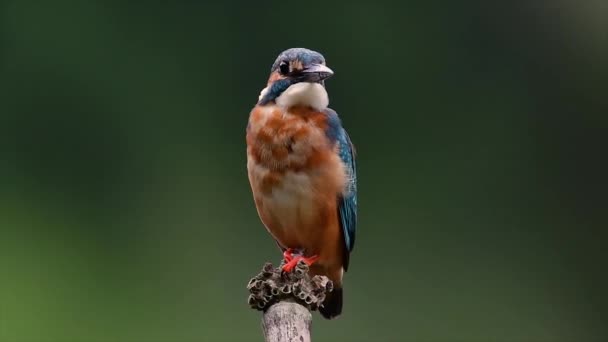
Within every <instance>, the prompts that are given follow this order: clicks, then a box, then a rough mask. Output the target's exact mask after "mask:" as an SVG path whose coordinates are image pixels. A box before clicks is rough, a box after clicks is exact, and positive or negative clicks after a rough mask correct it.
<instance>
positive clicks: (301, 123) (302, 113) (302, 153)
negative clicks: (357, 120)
mask: <svg viewBox="0 0 608 342" xmlns="http://www.w3.org/2000/svg"><path fill="white" fill-rule="evenodd" d="M326 129H327V117H326V115H325V114H324V113H322V112H317V111H314V110H311V109H310V107H302V106H299V107H291V108H290V109H289V110H285V109H284V107H281V106H276V105H270V106H258V107H256V108H254V110H253V111H252V113H251V116H250V119H249V126H248V129H247V168H248V173H249V179H250V182H251V186H252V189H253V191H254V195H255V197H256V200H259V201H265V202H266V203H267V204H272V205H273V206H281V207H294V206H302V205H307V204H306V203H311V202H313V200H314V199H315V197H323V196H327V197H328V198H332V197H333V198H335V195H336V194H337V193H338V192H340V191H341V189H342V188H343V186H344V182H345V174H344V166H343V164H342V162H341V160H340V158H339V156H338V154H337V146H335V143H333V142H331V141H330V140H329V139H328V138H327V135H326V134H325V131H326ZM285 209H287V208H285Z"/></svg>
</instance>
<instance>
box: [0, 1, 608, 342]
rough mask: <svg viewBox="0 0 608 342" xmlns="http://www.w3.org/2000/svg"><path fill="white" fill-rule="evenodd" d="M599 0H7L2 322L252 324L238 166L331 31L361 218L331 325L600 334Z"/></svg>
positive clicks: (605, 23) (153, 326)
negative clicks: (281, 83)
mask: <svg viewBox="0 0 608 342" xmlns="http://www.w3.org/2000/svg"><path fill="white" fill-rule="evenodd" d="M607 10H608V6H607V5H606V2H605V1H599V0H598V1H565V0H562V1H540V0H532V1H523V0H522V1H511V2H505V3H498V2H496V3H495V2H490V1H486V2H466V1H465V2H460V1H459V2H455V1H442V2H433V1H431V2H427V1H409V2H402V3H401V4H389V3H388V2H387V3H383V1H374V2H370V3H368V4H356V3H348V4H347V3H342V4H337V3H329V2H327V3H326V2H319V3H312V2H299V3H290V2H284V1H283V2H277V1H271V2H248V1H233V2H229V1H226V2H222V3H220V2H215V3H208V2H202V1H172V2H163V3H162V4H153V3H146V4H143V3H137V2H127V1H93V0H91V1H68V0H57V1H47V2H32V1H17V0H12V1H11V0H5V1H2V2H1V3H0V94H1V96H0V341H2V342H26V341H27V342H30V341H31V342H38V341H40V342H47V341H49V342H50V341H83V342H94V341H99V342H102V341H103V342H105V341H116V342H140V341H141V342H155V341H158V342H165V341H172V342H187V341H188V342H189V341H261V340H262V337H261V336H262V335H261V331H260V315H259V313H257V312H254V311H252V310H250V309H249V308H248V307H247V305H246V298H247V291H246V289H245V285H246V284H247V281H248V280H249V278H250V277H251V276H252V275H254V274H256V273H257V272H258V270H259V269H260V267H261V266H262V264H263V263H264V262H265V261H273V262H275V263H276V262H278V261H279V258H280V254H279V252H278V250H277V249H276V247H275V245H274V242H273V241H272V239H271V238H270V237H269V235H268V234H267V233H266V232H265V230H264V228H263V226H262V224H261V223H260V221H259V219H258V217H257V214H256V211H255V208H254V205H253V201H252V198H251V194H250V189H249V185H248V181H247V176H246V167H245V139H244V132H245V126H246V123H247V118H248V114H249V110H250V109H251V107H252V106H253V105H254V103H255V102H256V100H257V96H258V94H259V92H260V90H261V89H262V88H263V87H264V85H265V82H266V78H267V75H268V72H269V68H270V65H271V64H272V62H273V61H274V59H275V57H276V56H277V55H278V54H279V52H281V51H282V50H284V49H286V48H289V47H296V46H299V47H308V48H311V49H314V50H318V51H320V52H322V53H323V54H324V55H325V57H326V58H327V60H328V64H329V65H330V66H331V67H332V68H333V69H334V71H335V72H336V74H335V76H334V77H333V78H332V79H331V80H329V81H328V82H327V88H328V91H329V93H330V97H331V107H332V108H334V109H336V110H337V111H338V113H340V114H341V116H342V118H343V122H344V124H345V126H346V128H347V129H348V130H349V132H350V134H351V137H352V139H353V140H354V143H355V144H356V146H357V149H358V168H359V170H358V173H359V189H360V190H359V191H360V195H359V203H360V212H359V218H360V225H359V233H358V237H357V246H356V247H355V251H354V254H353V255H352V259H351V270H350V271H349V272H348V273H347V275H346V279H345V282H346V285H345V307H344V310H345V311H344V314H343V316H342V317H341V318H340V319H338V320H336V321H331V322H328V321H324V320H322V319H321V318H320V316H318V315H315V320H314V327H313V329H314V330H313V337H314V340H315V341H317V342H320V341H583V342H584V341H606V339H607V338H608V328H607V326H606V318H607V317H606V314H607V313H608V310H607V306H606V305H607V300H606V289H607V288H608V283H607V281H606V276H605V274H606V267H607V265H606V239H605V238H606V234H605V233H604V231H605V230H606V228H607V227H608V224H607V223H608V222H607V221H608V220H607V211H608V197H607V194H608V189H607V188H608V187H607V174H608V168H607V167H606V165H605V163H604V161H605V160H606V147H607V146H608V141H607V140H608V138H607V136H608V117H607V115H606V114H607V113H608V111H607V109H608V99H607V94H606V92H607V90H608V87H607V82H608V11H607Z"/></svg>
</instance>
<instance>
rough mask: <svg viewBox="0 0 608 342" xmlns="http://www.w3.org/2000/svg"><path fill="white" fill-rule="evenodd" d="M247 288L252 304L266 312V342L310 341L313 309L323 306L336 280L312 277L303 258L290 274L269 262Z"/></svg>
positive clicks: (263, 325)
mask: <svg viewBox="0 0 608 342" xmlns="http://www.w3.org/2000/svg"><path fill="white" fill-rule="evenodd" d="M247 289H248V290H249V292H250V295H249V299H248V303H249V305H250V306H251V307H252V308H254V309H256V310H260V311H263V312H264V316H263V318H262V330H263V332H264V337H265V339H266V342H292V341H294V342H309V341H310V327H311V324H312V315H311V311H315V310H317V309H318V308H319V306H321V305H323V301H324V300H325V296H326V294H327V293H328V292H331V291H332V290H333V283H332V282H331V280H329V279H328V278H327V277H324V276H318V275H317V276H314V277H310V275H309V274H308V265H306V264H305V263H304V262H302V261H300V262H299V263H298V265H297V266H296V268H295V269H294V270H293V272H290V273H285V272H283V271H282V269H281V267H278V268H274V267H273V266H272V264H271V263H266V264H265V265H264V267H263V268H262V271H261V272H260V273H259V274H258V275H257V276H255V277H253V278H252V279H251V280H250V281H249V284H248V285H247Z"/></svg>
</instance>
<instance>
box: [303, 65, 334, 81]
mask: <svg viewBox="0 0 608 342" xmlns="http://www.w3.org/2000/svg"><path fill="white" fill-rule="evenodd" d="M333 74H334V72H333V71H332V70H331V69H330V68H328V67H327V66H325V65H323V64H311V65H309V66H308V67H306V68H304V70H302V71H301V72H300V75H299V77H298V81H300V82H321V81H323V80H324V79H326V78H329V77H331V76H332V75H333Z"/></svg>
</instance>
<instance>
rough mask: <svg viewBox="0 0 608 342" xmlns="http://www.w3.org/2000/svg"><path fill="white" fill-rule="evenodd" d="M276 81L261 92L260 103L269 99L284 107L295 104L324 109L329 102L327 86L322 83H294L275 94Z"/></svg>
mask: <svg viewBox="0 0 608 342" xmlns="http://www.w3.org/2000/svg"><path fill="white" fill-rule="evenodd" d="M275 88H277V87H276V85H275V83H273V84H272V85H270V86H268V87H266V88H264V89H263V90H262V92H261V93H260V100H259V101H260V104H266V103H268V102H269V101H272V100H274V102H275V103H276V104H277V105H278V106H280V107H283V108H290V107H295V106H309V107H311V108H313V109H315V110H318V111H323V110H324V109H325V108H327V105H328V104H329V97H328V95H327V91H326V90H325V87H324V86H323V85H322V84H320V83H308V82H300V83H296V84H292V85H290V86H288V87H287V88H286V89H284V90H283V91H282V92H280V93H278V94H273V92H275V91H276V90H277V89H275Z"/></svg>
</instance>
